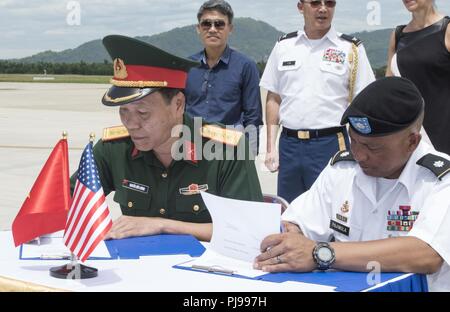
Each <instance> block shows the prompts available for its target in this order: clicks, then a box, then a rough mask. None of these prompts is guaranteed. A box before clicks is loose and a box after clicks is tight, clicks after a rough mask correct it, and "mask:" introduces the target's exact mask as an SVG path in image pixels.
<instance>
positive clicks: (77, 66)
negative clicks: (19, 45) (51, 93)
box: [0, 60, 113, 76]
mask: <svg viewBox="0 0 450 312" xmlns="http://www.w3.org/2000/svg"><path fill="white" fill-rule="evenodd" d="M44 72H45V73H47V74H48V75H95V76H112V75H113V67H112V64H111V63H109V62H108V61H106V60H105V61H104V62H103V63H86V62H83V61H81V62H79V63H49V62H37V63H22V62H12V61H0V74H43V73H44Z"/></svg>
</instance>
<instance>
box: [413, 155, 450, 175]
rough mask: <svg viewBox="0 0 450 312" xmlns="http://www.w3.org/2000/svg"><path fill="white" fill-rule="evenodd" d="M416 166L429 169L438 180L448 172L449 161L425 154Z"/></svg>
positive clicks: (449, 170)
mask: <svg viewBox="0 0 450 312" xmlns="http://www.w3.org/2000/svg"><path fill="white" fill-rule="evenodd" d="M416 164H418V165H419V166H422V167H425V168H427V169H429V170H430V171H431V172H433V173H434V174H435V175H436V177H437V178H438V179H439V180H442V178H443V177H444V176H445V175H446V174H447V173H449V172H450V160H448V159H446V158H444V157H441V156H438V155H434V154H426V155H425V156H423V157H422V158H420V159H419V160H418V161H417V163H416Z"/></svg>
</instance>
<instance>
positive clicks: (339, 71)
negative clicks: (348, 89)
mask: <svg viewBox="0 0 450 312" xmlns="http://www.w3.org/2000/svg"><path fill="white" fill-rule="evenodd" d="M320 70H321V71H322V72H326V73H331V74H333V75H337V76H342V75H344V74H345V72H346V68H345V64H340V63H335V62H327V61H322V62H321V63H320Z"/></svg>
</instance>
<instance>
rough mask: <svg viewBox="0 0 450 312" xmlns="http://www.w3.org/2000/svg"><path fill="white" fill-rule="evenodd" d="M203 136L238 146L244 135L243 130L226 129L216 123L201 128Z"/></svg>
mask: <svg viewBox="0 0 450 312" xmlns="http://www.w3.org/2000/svg"><path fill="white" fill-rule="evenodd" d="M201 134H202V137H204V138H208V139H211V140H214V141H217V142H221V143H224V144H227V145H232V146H237V145H238V143H239V140H240V139H241V137H242V132H240V131H237V130H231V129H225V128H221V127H219V126H215V125H206V126H203V127H202V130H201Z"/></svg>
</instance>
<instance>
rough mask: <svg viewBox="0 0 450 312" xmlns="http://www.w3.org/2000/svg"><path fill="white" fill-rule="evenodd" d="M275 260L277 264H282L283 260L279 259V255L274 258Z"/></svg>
mask: <svg viewBox="0 0 450 312" xmlns="http://www.w3.org/2000/svg"><path fill="white" fill-rule="evenodd" d="M276 259H277V263H278V264H280V263H283V260H282V259H281V257H280V255H278V256H277V257H276Z"/></svg>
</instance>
